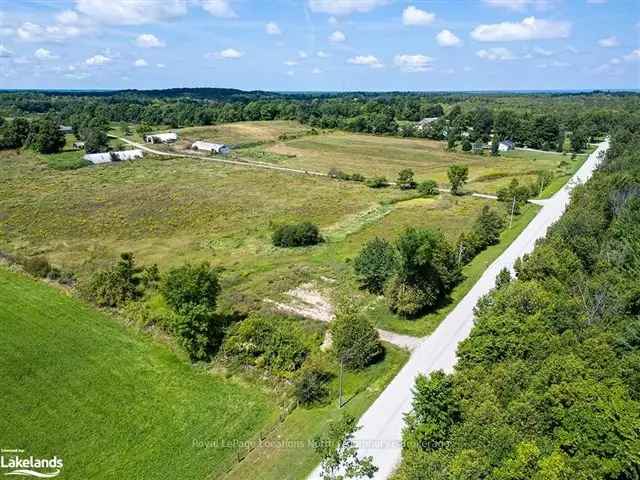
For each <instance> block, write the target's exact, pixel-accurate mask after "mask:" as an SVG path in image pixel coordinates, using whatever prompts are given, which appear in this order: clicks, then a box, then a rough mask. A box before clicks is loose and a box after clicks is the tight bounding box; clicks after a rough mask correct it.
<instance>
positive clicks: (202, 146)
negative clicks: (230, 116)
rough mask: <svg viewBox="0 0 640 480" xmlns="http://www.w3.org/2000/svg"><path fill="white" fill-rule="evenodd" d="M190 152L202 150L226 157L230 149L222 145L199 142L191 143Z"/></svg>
mask: <svg viewBox="0 0 640 480" xmlns="http://www.w3.org/2000/svg"><path fill="white" fill-rule="evenodd" d="M191 150H203V151H205V152H210V153H219V154H221V155H226V154H227V153H229V152H230V151H231V149H230V148H229V147H228V146H227V145H225V144H224V143H209V142H202V141H200V140H198V141H197V142H193V144H192V145H191Z"/></svg>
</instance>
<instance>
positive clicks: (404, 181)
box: [396, 168, 416, 190]
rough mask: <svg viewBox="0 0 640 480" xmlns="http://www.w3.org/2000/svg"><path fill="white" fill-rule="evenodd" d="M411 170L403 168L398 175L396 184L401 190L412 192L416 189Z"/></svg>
mask: <svg viewBox="0 0 640 480" xmlns="http://www.w3.org/2000/svg"><path fill="white" fill-rule="evenodd" d="M413 175H414V174H413V170H411V169H409V168H405V169H404V170H400V172H399V173H398V180H397V181H396V183H397V184H398V187H399V188H400V189H401V190H412V189H414V188H416V181H415V180H414V179H413Z"/></svg>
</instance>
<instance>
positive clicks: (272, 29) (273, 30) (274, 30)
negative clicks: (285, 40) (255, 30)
mask: <svg viewBox="0 0 640 480" xmlns="http://www.w3.org/2000/svg"><path fill="white" fill-rule="evenodd" d="M264 31H265V32H267V34H268V35H282V30H280V27H279V26H278V24H277V23H276V22H269V23H267V24H266V25H265V26H264Z"/></svg>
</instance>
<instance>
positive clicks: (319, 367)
mask: <svg viewBox="0 0 640 480" xmlns="http://www.w3.org/2000/svg"><path fill="white" fill-rule="evenodd" d="M330 379H331V373H330V372H329V370H328V368H327V367H326V366H325V365H324V362H323V361H322V359H321V358H320V357H310V358H308V359H307V360H306V361H305V362H304V364H303V365H302V368H301V369H300V370H299V372H298V375H297V377H296V381H295V383H294V393H295V396H296V399H297V400H298V402H300V403H301V404H302V405H312V404H314V403H322V402H323V401H324V400H325V399H326V398H327V397H328V396H329V386H328V384H327V383H328V382H329V380H330Z"/></svg>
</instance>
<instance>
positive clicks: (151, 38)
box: [136, 33, 165, 48]
mask: <svg viewBox="0 0 640 480" xmlns="http://www.w3.org/2000/svg"><path fill="white" fill-rule="evenodd" d="M136 45H138V46H139V47H142V48H158V47H164V46H165V43H164V42H163V41H162V40H160V39H159V38H158V37H156V36H155V35H153V34H152V33H143V34H141V35H138V38H136Z"/></svg>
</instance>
